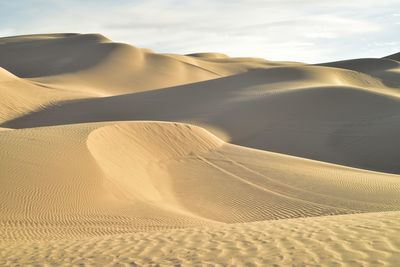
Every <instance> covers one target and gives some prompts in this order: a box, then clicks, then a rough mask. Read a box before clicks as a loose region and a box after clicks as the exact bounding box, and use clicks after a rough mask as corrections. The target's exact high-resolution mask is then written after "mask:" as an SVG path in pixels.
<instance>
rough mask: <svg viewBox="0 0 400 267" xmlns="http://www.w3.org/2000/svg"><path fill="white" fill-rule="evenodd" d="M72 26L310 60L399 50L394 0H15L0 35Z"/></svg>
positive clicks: (145, 43)
mask: <svg viewBox="0 0 400 267" xmlns="http://www.w3.org/2000/svg"><path fill="white" fill-rule="evenodd" d="M50 32H79V33H93V32H96V33H101V34H103V35H105V36H107V37H108V38H110V39H112V40H114V41H118V42H125V43H130V44H132V45H135V46H140V47H146V48H151V49H153V50H155V51H157V52H172V53H182V54H184V53H192V52H211V51H213V52H223V53H226V54H228V55H230V56H252V57H263V58H266V59H271V60H294V61H304V62H309V63H317V62H326V61H333V60H340V59H349V58H358V57H382V56H385V55H389V54H392V53H395V52H400V0H374V1H372V0H335V1H332V0H264V1H261V0H231V1H217V0H197V1H190V0H188V1H183V0H131V1H128V0H112V1H111V0H110V1H105V0H103V1H101V0H98V1H94V0H87V1H78V0H53V1H51V0H50V1H44V0H16V1H1V2H0V36H10V35H20V34H31V33H50Z"/></svg>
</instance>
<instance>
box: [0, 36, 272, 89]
mask: <svg viewBox="0 0 400 267" xmlns="http://www.w3.org/2000/svg"><path fill="white" fill-rule="evenodd" d="M224 60H225V59H224ZM0 66H1V67H3V68H5V69H7V70H8V71H10V72H12V73H14V74H16V75H18V76H20V77H22V78H34V80H36V81H39V82H42V83H46V84H48V85H52V86H55V87H58V88H69V89H75V90H77V91H82V92H92V93H98V94H100V95H114V94H122V93H128V92H136V91H145V90H152V89H156V88H163V87H168V86H173V85H178V84H186V83H192V82H197V81H202V80H208V79H214V78H219V77H221V76H226V75H232V74H235V73H239V72H245V71H247V70H248V69H253V68H268V67H269V66H270V64H269V63H268V62H267V61H265V60H258V61H257V62H254V63H253V60H250V59H249V60H240V61H237V60H235V59H233V60H229V59H228V60H225V61H223V62H214V63H213V62H203V60H202V59H201V58H197V59H195V58H194V57H185V56H178V55H176V56H174V55H163V54H157V53H153V52H151V51H150V50H147V49H140V48H136V47H134V46H131V45H127V44H122V43H114V42H112V41H110V40H109V39H107V38H105V37H104V36H102V35H99V34H66V35H37V36H35V35H32V36H17V37H8V38H0Z"/></svg>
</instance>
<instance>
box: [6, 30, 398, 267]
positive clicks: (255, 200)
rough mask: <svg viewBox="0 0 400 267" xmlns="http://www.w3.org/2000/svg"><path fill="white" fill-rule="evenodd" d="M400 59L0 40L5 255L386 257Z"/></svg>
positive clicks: (101, 260) (55, 259)
mask: <svg viewBox="0 0 400 267" xmlns="http://www.w3.org/2000/svg"><path fill="white" fill-rule="evenodd" d="M397 60H398V58H397V55H392V56H388V57H386V58H382V59H354V60H348V61H340V62H331V63H326V64H318V65H308V64H303V63H297V62H272V61H267V60H264V59H255V58H230V57H228V56H227V55H224V54H219V53H195V54H190V55H176V54H158V53H155V52H153V51H150V50H148V49H142V48H136V47H133V46H131V45H126V44H121V43H114V42H112V41H111V40H109V39H107V38H106V37H104V36H102V35H98V34H83V35H82V34H47V35H29V36H16V37H7V38H0V67H1V68H0V92H1V96H2V97H1V98H0V147H1V149H0V159H1V160H0V240H1V241H0V265H2V266H3V265H12V266H13V265H29V264H32V265H44V264H50V265H58V266H59V265H80V264H87V265H94V266H102V265H118V264H125V265H128V266H137V265H158V264H159V265H167V266H170V265H179V264H182V265H188V266H191V265H207V264H209V265H215V264H220V265H232V266H238V265H239V266H243V265H260V266H265V265H282V266H287V265H295V266H299V265H300V266H303V265H307V266H310V265H348V266H354V265H385V264H386V265H393V264H396V262H398V260H399V259H400V252H399V249H398V247H399V245H400V244H398V242H397V240H396V237H397V236H398V234H399V227H398V226H397V225H398V224H397V223H396V222H397V220H398V219H399V211H400V197H399V193H400V180H399V178H400V176H399V174H400V165H399V164H398V159H399V158H400V152H399V151H400V146H399V144H398V142H396V140H397V137H398V136H399V134H400V119H399V118H400V117H399V115H398V114H400V103H399V102H400V97H399V94H400V91H399V86H400V84H399V82H400V76H399V73H400V72H399V71H398V68H399V67H398V64H399V63H398V62H397Z"/></svg>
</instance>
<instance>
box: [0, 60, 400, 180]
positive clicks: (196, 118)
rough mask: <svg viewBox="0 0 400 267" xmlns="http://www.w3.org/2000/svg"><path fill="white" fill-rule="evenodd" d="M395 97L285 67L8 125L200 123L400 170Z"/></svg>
mask: <svg viewBox="0 0 400 267" xmlns="http://www.w3.org/2000/svg"><path fill="white" fill-rule="evenodd" d="M398 95H399V94H398V92H397V90H396V89H395V88H391V87H387V86H385V85H383V84H382V82H381V81H380V80H378V79H375V78H373V77H371V76H369V75H366V74H362V73H359V72H354V71H347V70H341V69H336V68H326V67H315V66H287V67H276V68H270V69H266V70H253V71H249V72H246V73H243V74H238V75H233V76H229V77H226V78H220V79H214V80H210V81H205V82H200V83H195V84H189V85H183V86H178V87H171V88H165V89H161V90H153V91H150V92H143V93H134V94H126V95H119V96H114V97H106V98H92V99H88V100H82V101H74V102H71V103H68V102H66V103H65V104H62V105H58V106H55V107H49V108H46V109H43V110H41V111H39V112H36V113H32V114H29V115H26V116H23V117H20V118H17V119H14V120H11V121H8V122H6V123H4V124H3V126H4V127H11V128H14V127H17V128H24V127H36V126H45V125H57V124H68V123H82V122H93V121H111V120H143V119H144V120H164V121H181V122H189V123H192V124H197V125H200V126H203V127H205V128H206V129H208V130H210V131H211V132H213V133H214V134H216V135H217V136H219V137H220V138H222V139H223V140H225V141H228V142H231V143H234V144H239V145H243V146H248V147H253V148H257V149H263V150H268V151H275V152H279V153H285V154H290V155H295V156H300V157H306V158H311V159H315V160H320V161H327V162H332V163H337V164H343V165H346V166H352V167H357V168H365V169H369V170H376V171H384V172H391V173H400V169H399V168H400V165H399V164H398V161H397V159H398V158H399V157H400V154H399V153H400V152H399V151H400V147H399V146H398V145H397V144H396V143H393V142H383V140H394V139H395V138H396V136H397V135H398V134H399V133H400V132H399V131H400V124H399V123H400V121H399V118H398V114H399V111H400V105H399V100H400V98H399V96H398ZM238 121H240V123H238Z"/></svg>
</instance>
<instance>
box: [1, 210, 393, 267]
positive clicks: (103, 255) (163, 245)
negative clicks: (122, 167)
mask: <svg viewBox="0 0 400 267" xmlns="http://www.w3.org/2000/svg"><path fill="white" fill-rule="evenodd" d="M399 220H400V213H399V212H389V213H369V214H357V215H344V216H329V217H319V218H302V219H291V220H278V221H267V222H260V223H247V224H236V225H228V226H220V227H202V228H190V229H178V230H165V231H157V232H141V233H134V234H122V235H110V236H103V237H96V238H82V239H64V240H53V241H51V242H48V241H18V242H8V241H7V242H3V243H0V250H1V255H2V257H0V264H2V265H7V264H8V265H13V264H22V265H26V264H39V265H41V264H50V265H80V264H88V265H117V264H125V265H127V266H147V265H166V266H172V265H178V266H179V265H184V266H186V265H188V266H193V265H216V264H220V265H223V266H226V265H229V266H272V265H276V266H321V265H323V266H336V265H338V266H396V265H397V264H398V261H399V258H400V249H399V248H400V240H399V238H398V236H399V234H400V225H399V223H398V221H399Z"/></svg>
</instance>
